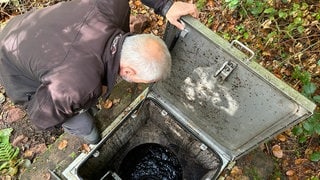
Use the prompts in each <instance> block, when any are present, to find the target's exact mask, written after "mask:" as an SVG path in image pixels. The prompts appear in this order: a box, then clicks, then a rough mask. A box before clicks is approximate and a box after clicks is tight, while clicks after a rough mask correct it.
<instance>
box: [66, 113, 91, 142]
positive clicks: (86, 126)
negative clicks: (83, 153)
mask: <svg viewBox="0 0 320 180" xmlns="http://www.w3.org/2000/svg"><path fill="white" fill-rule="evenodd" d="M62 127H63V128H64V130H65V131H66V132H67V133H69V134H72V135H76V136H86V135H89V134H90V133H91V131H92V129H93V128H95V125H94V123H93V117H92V116H91V115H90V114H89V113H88V111H85V112H82V113H80V114H78V115H76V116H74V117H72V118H70V119H68V120H67V121H66V122H65V123H63V124H62Z"/></svg>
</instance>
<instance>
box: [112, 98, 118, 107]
mask: <svg viewBox="0 0 320 180" xmlns="http://www.w3.org/2000/svg"><path fill="white" fill-rule="evenodd" d="M118 103H120V98H117V99H113V100H112V104H114V105H116V104H118Z"/></svg>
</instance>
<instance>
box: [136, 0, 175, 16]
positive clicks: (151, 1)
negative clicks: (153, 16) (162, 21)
mask: <svg viewBox="0 0 320 180" xmlns="http://www.w3.org/2000/svg"><path fill="white" fill-rule="evenodd" d="M141 2H142V3H143V4H145V5H147V6H149V7H151V8H153V9H154V12H155V13H157V14H160V15H162V16H166V14H167V12H168V10H169V9H170V7H171V6H172V4H173V1H172V0H141Z"/></svg>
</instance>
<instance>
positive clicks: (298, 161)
mask: <svg viewBox="0 0 320 180" xmlns="http://www.w3.org/2000/svg"><path fill="white" fill-rule="evenodd" d="M307 161H308V159H302V158H299V159H295V160H294V164H295V165H300V164H302V163H304V162H307Z"/></svg>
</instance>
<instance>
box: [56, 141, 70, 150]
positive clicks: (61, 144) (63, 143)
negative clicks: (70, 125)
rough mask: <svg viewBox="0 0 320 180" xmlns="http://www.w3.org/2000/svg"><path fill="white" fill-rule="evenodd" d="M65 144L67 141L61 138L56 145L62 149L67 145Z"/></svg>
mask: <svg viewBox="0 0 320 180" xmlns="http://www.w3.org/2000/svg"><path fill="white" fill-rule="evenodd" d="M67 145H68V141H67V140H62V141H61V142H60V143H59V145H58V149H59V150H63V149H65V148H66V147H67Z"/></svg>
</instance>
